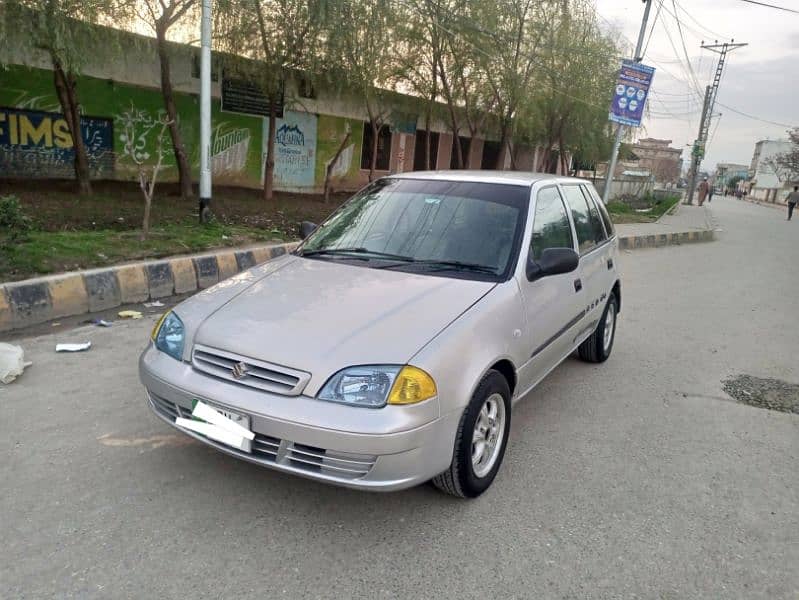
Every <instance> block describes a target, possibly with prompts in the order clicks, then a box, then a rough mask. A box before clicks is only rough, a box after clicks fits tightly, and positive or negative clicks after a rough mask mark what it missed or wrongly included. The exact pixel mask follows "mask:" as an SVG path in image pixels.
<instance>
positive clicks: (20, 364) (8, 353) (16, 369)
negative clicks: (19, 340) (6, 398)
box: [0, 342, 33, 383]
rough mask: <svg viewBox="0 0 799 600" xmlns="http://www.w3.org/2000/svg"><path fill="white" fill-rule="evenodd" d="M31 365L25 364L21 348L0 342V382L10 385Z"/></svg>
mask: <svg viewBox="0 0 799 600" xmlns="http://www.w3.org/2000/svg"><path fill="white" fill-rule="evenodd" d="M32 364H33V363H30V362H25V353H24V352H23V351H22V348H20V347H19V346H12V345H11V344H5V343H3V342H0V382H3V383H11V382H12V381H14V380H15V379H16V378H17V377H19V376H20V375H22V371H24V370H25V367H29V366H30V365H32Z"/></svg>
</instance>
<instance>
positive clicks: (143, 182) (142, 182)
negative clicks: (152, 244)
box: [139, 167, 153, 241]
mask: <svg viewBox="0 0 799 600" xmlns="http://www.w3.org/2000/svg"><path fill="white" fill-rule="evenodd" d="M139 187H140V188H141V191H142V194H143V195H144V216H143V217H142V221H141V238H140V239H141V240H142V241H144V240H146V239H147V236H148V235H149V234H150V207H151V206H152V203H153V197H152V194H151V193H150V190H149V186H148V185H147V175H145V173H144V169H143V167H139Z"/></svg>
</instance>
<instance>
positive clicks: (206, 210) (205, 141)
mask: <svg viewBox="0 0 799 600" xmlns="http://www.w3.org/2000/svg"><path fill="white" fill-rule="evenodd" d="M211 2H212V0H202V3H203V5H202V24H201V29H200V46H201V50H200V223H204V222H206V221H207V220H208V217H209V214H210V212H211V209H210V204H211Z"/></svg>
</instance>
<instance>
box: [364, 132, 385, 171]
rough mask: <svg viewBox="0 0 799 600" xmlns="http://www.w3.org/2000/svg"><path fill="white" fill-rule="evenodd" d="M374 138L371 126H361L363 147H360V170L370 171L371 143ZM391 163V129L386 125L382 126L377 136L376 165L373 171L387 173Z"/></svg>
mask: <svg viewBox="0 0 799 600" xmlns="http://www.w3.org/2000/svg"><path fill="white" fill-rule="evenodd" d="M373 140H374V136H373V133H372V125H371V124H370V123H364V124H363V146H362V147H361V168H362V169H371V166H372V143H373ZM390 162H391V129H390V128H389V126H388V125H383V126H382V127H381V128H380V131H379V133H378V134H377V164H376V165H375V169H377V170H378V171H388V170H389V166H390Z"/></svg>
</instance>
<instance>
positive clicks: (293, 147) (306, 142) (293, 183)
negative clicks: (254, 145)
mask: <svg viewBox="0 0 799 600" xmlns="http://www.w3.org/2000/svg"><path fill="white" fill-rule="evenodd" d="M276 127H277V129H276V131H275V187H277V188H278V189H298V188H313V187H314V186H315V183H316V181H315V175H314V171H315V167H316V115H314V114H310V113H304V112H295V111H292V110H286V111H284V113H283V118H281V119H277V123H276ZM268 132H269V119H266V118H265V119H264V133H263V139H264V149H263V155H264V157H266V141H267V135H268Z"/></svg>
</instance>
